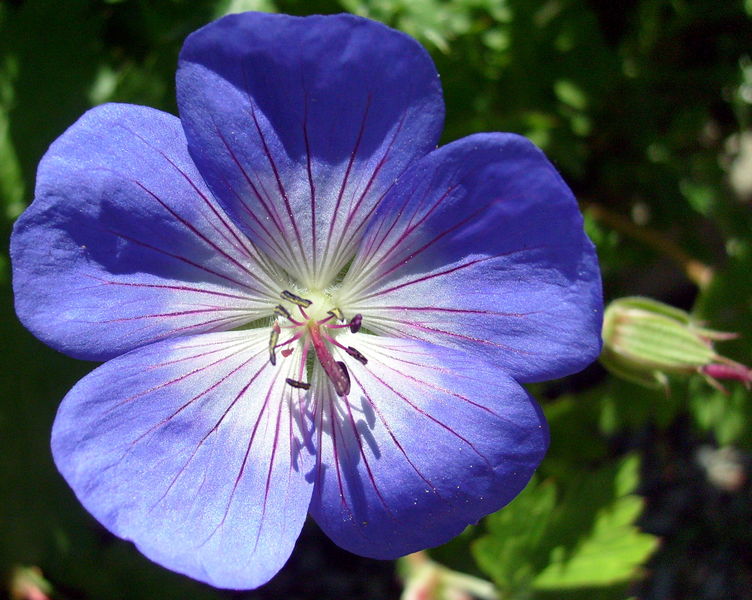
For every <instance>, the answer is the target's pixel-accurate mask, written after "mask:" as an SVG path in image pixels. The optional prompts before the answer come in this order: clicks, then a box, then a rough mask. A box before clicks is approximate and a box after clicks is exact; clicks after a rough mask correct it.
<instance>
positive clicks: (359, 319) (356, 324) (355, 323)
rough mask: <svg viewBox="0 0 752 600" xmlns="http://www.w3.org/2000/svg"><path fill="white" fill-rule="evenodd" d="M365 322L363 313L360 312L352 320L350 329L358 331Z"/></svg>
mask: <svg viewBox="0 0 752 600" xmlns="http://www.w3.org/2000/svg"><path fill="white" fill-rule="evenodd" d="M362 323H363V315H361V314H360V313H358V314H357V315H355V316H354V317H353V318H352V319H351V320H350V331H352V332H353V333H358V331H360V326H361V324H362Z"/></svg>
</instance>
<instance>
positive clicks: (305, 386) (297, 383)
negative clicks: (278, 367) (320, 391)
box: [285, 377, 311, 390]
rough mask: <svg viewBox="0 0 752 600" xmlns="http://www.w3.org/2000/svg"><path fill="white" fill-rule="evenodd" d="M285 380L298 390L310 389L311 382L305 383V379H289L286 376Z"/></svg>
mask: <svg viewBox="0 0 752 600" xmlns="http://www.w3.org/2000/svg"><path fill="white" fill-rule="evenodd" d="M285 382H287V385H289V386H290V387H294V388H297V389H299V390H308V389H311V384H310V383H306V382H305V381H298V380H297V379H290V378H289V377H288V378H287V379H285Z"/></svg>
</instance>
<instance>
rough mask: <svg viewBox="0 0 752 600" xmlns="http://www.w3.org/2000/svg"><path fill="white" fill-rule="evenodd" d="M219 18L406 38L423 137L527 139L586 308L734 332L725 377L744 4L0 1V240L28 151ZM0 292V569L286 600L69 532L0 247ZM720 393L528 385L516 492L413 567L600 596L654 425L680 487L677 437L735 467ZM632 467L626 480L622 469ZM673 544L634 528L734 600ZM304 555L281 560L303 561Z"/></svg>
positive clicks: (743, 353)
mask: <svg viewBox="0 0 752 600" xmlns="http://www.w3.org/2000/svg"><path fill="white" fill-rule="evenodd" d="M243 10H264V11H275V10H276V11H280V12H288V13H292V14H310V13H314V12H321V13H331V12H340V11H351V12H354V13H357V14H360V15H363V16H368V17H371V18H374V19H378V20H381V21H383V22H385V23H387V24H390V25H392V26H394V27H397V28H400V29H402V30H404V31H406V32H408V33H409V34H411V35H413V36H415V37H417V38H418V39H419V40H420V41H421V42H423V43H424V44H425V45H426V46H427V47H428V48H429V50H430V51H431V53H432V54H433V56H434V58H435V60H436V63H437V67H438V70H439V72H440V73H441V77H442V83H443V86H444V91H445V97H446V102H447V123H446V132H445V138H444V141H449V140H453V139H456V138H459V137H462V136H464V135H467V134H470V133H472V132H475V131H490V130H502V131H515V132H518V133H522V134H525V135H527V136H529V137H531V138H532V139H533V140H534V141H535V142H536V143H537V144H539V145H540V146H541V147H542V148H543V149H544V150H545V151H546V152H547V153H548V155H549V156H550V157H551V159H552V160H553V161H554V163H555V164H556V165H557V166H558V167H559V169H560V170H561V171H562V173H563V175H564V177H565V178H566V179H567V181H568V182H569V183H570V185H571V186H572V187H573V188H574V189H575V191H576V193H577V195H578V197H579V198H580V199H581V200H582V203H583V209H584V211H585V216H586V226H587V230H588V233H589V234H590V235H591V237H592V239H593V240H594V242H595V243H596V245H597V247H598V251H599V255H600V258H601V261H602V267H603V272H604V284H605V293H606V297H607V299H613V298H616V297H620V296H625V295H636V294H641V295H646V296H650V297H654V298H658V299H661V300H663V301H665V302H668V303H671V304H674V305H676V306H679V307H681V308H683V309H687V310H692V311H693V312H694V314H695V315H696V316H697V317H698V318H700V319H703V320H704V321H706V322H707V323H708V325H709V326H711V327H712V328H714V329H720V330H724V331H734V332H739V333H740V334H741V335H740V337H739V338H738V339H737V340H733V341H729V342H724V344H723V353H724V354H725V355H727V356H729V357H731V358H734V359H735V360H738V361H740V362H745V363H747V364H749V362H750V360H751V359H752V319H751V318H750V313H751V311H752V235H750V234H751V233H752V214H751V212H750V202H751V201H752V175H750V174H749V173H750V171H752V168H751V167H750V166H749V165H750V164H751V163H750V161H751V160H752V157H751V156H750V154H752V149H751V147H752V143H750V142H749V141H747V140H748V139H750V138H749V136H750V135H752V132H750V130H749V128H750V127H752V119H751V116H752V57H751V56H750V53H751V52H752V47H750V45H749V40H750V39H752V20H751V18H752V3H751V2H750V0H738V1H731V0H729V1H723V2H719V1H717V0H627V1H626V2H623V3H618V5H617V4H615V3H612V2H608V1H606V0H340V1H336V0H308V1H306V0H163V1H161V2H156V3H155V2H148V1H147V0H100V1H96V0H66V2H64V3H63V2H59V1H57V0H10V1H9V0H6V1H4V2H0V206H1V207H2V211H0V212H1V216H0V226H1V227H2V230H3V234H4V239H7V237H8V235H9V233H10V228H11V225H12V221H13V219H14V218H15V217H16V216H17V215H18V214H19V213H20V212H21V211H22V210H23V207H24V206H25V205H26V203H28V202H29V201H30V200H31V197H32V192H33V188H34V171H35V168H36V164H37V162H38V161H39V159H40V157H41V156H42V154H43V153H44V151H45V149H46V148H47V146H48V145H49V144H50V142H52V141H53V140H54V139H55V138H56V137H57V136H58V135H60V133H62V131H63V130H64V129H65V128H66V127H67V126H69V125H70V124H71V123H73V122H74V121H75V120H76V119H77V118H78V116H80V114H81V113H82V112H84V111H85V110H86V109H87V108H88V107H90V106H92V105H95V104H98V103H102V102H110V101H117V102H133V103H138V104H146V105H150V106H154V107H157V108H161V109H163V110H168V111H171V112H175V111H176V106H175V100H174V83H173V80H174V79H173V78H174V71H175V63H176V59H177V55H178V51H179V49H180V45H181V42H182V40H183V38H184V37H185V36H186V35H187V34H188V33H189V32H191V31H192V30H194V29H196V28H197V27H199V26H201V25H203V24H205V23H207V22H208V21H210V20H212V19H214V18H216V17H219V16H221V15H222V14H225V13H228V12H239V11H243ZM698 269H699V270H698ZM698 273H699V274H700V275H698ZM0 294H1V296H2V304H1V306H2V310H3V316H2V319H1V320H0V335H1V336H2V340H3V342H4V343H3V344H2V345H1V346H0V353H2V355H1V356H0V361H2V362H1V363H0V364H2V365H3V376H2V380H0V456H2V459H0V501H1V502H2V504H1V506H2V516H1V517H0V540H1V541H0V571H2V572H4V573H10V572H11V568H12V566H13V565H17V564H21V565H38V566H40V567H41V569H42V571H43V573H44V575H45V576H46V577H47V578H48V579H49V580H50V581H51V582H52V584H53V589H54V592H53V595H54V597H55V598H60V599H66V598H85V599H89V598H90V599H100V598H102V599H110V598H118V599H119V598H123V599H125V598H134V599H135V598H176V599H177V598H192V599H193V598H196V599H201V598H206V599H209V598H228V597H235V598H240V597H248V598H263V597H275V596H273V595H271V594H277V596H276V597H282V596H285V597H307V596H305V594H304V593H303V592H301V591H300V590H302V589H305V587H304V586H303V584H301V583H298V587H295V582H293V583H290V584H289V587H288V588H285V591H284V592H283V593H281V592H280V591H279V590H280V589H282V588H279V587H277V588H274V587H273V585H274V583H273V584H272V587H271V588H270V589H271V590H272V591H269V592H265V591H264V590H260V591H258V592H254V593H251V594H247V595H243V594H235V595H232V594H228V593H223V592H218V591H214V590H210V589H209V588H206V587H204V586H199V585H198V584H195V583H193V582H191V581H188V580H186V579H185V578H182V577H180V576H178V575H175V574H172V573H169V572H166V571H164V570H162V569H160V568H159V567H156V566H154V565H152V564H151V563H149V561H147V560H146V559H144V558H143V557H141V556H140V555H139V554H138V552H137V551H136V550H135V549H134V548H133V547H132V546H131V545H129V544H127V543H125V542H121V541H119V540H115V539H113V538H112V537H111V536H109V534H107V533H106V532H104V531H103V530H102V529H101V528H100V527H99V526H98V525H97V524H96V523H95V522H94V521H93V520H92V519H91V518H90V517H88V515H86V514H85V513H84V511H83V509H82V508H81V507H80V506H79V505H78V504H77V502H76V501H75V499H74V498H73V496H72V494H71V493H70V491H69V490H68V489H67V487H66V486H65V484H64V482H63V481H62V479H61V478H60V477H59V476H58V475H57V473H56V472H55V469H54V466H53V464H52V460H51V457H50V453H49V450H48V439H49V430H50V426H51V423H52V420H53V418H54V413H55V409H56V406H57V403H58V402H59V400H60V399H61V398H62V397H63V395H64V394H65V392H66V390H67V389H68V388H69V387H70V386H71V385H72V384H73V383H74V382H75V381H76V380H77V379H78V378H79V377H81V376H82V375H83V374H84V373H85V372H86V371H87V370H88V369H89V368H90V367H91V365H86V364H83V363H81V362H78V361H73V360H70V359H67V358H65V357H63V356H59V355H57V354H55V353H54V352H53V351H51V350H49V349H47V348H45V347H44V346H43V345H42V344H40V343H39V342H37V341H36V340H34V339H33V338H32V337H31V336H30V335H29V334H28V333H27V332H25V331H24V330H23V328H22V327H21V326H20V325H19V324H18V323H17V321H16V319H15V317H14V315H13V311H12V295H11V290H10V269H9V260H8V256H7V248H6V247H3V249H2V250H0ZM729 389H730V394H729V395H723V394H721V393H720V392H718V391H717V390H714V389H712V388H710V387H709V386H707V384H706V383H705V382H704V381H703V380H702V379H701V378H695V379H692V380H690V381H689V382H687V381H676V382H673V383H672V385H671V388H670V391H669V392H664V391H651V390H645V389H642V388H639V387H637V386H635V385H633V384H630V383H627V382H622V381H619V380H617V379H615V378H613V377H611V376H607V375H606V374H605V373H604V372H603V371H602V370H599V369H598V368H597V367H594V368H592V369H591V370H589V371H588V372H586V373H584V374H582V375H580V376H577V377H573V378H570V379H569V380H567V381H563V382H556V383H553V384H550V385H538V386H535V390H534V392H535V393H536V395H537V396H538V397H540V398H543V399H544V408H545V410H546V413H547V415H548V417H549V419H550V422H551V434H552V446H551V450H550V453H549V456H548V457H547V459H546V461H545V462H544V464H543V466H542V468H541V470H540V473H539V475H538V476H537V479H536V480H535V482H534V483H532V484H531V485H530V487H529V488H528V489H527V490H526V491H525V492H524V493H523V494H522V495H521V496H520V497H519V498H518V499H516V500H515V501H514V502H513V504H512V505H510V506H509V507H508V508H507V509H506V510H504V511H502V512H500V513H499V514H497V515H493V516H491V517H489V518H488V519H486V520H485V521H484V522H482V523H481V524H480V525H478V526H477V527H475V528H471V529H469V530H468V531H467V532H466V533H465V534H464V535H463V536H461V537H460V538H458V539H457V540H456V541H455V542H452V543H450V544H449V545H447V546H446V547H445V548H441V549H437V550H435V551H433V555H434V556H435V557H436V558H437V559H438V560H441V561H443V562H444V563H445V564H447V565H448V566H450V567H451V568H454V569H458V570H461V571H465V572H470V573H473V574H475V575H482V574H485V575H486V576H488V577H490V578H492V579H493V580H494V581H495V582H496V584H497V586H498V588H499V589H500V590H501V591H502V592H503V597H504V598H523V597H525V598H527V597H534V598H559V599H560V598H569V597H572V598H577V597H586V598H612V597H614V598H618V597H624V595H625V594H626V593H627V590H628V589H632V590H634V589H636V588H634V584H632V586H633V587H631V588H630V587H629V586H630V582H631V581H633V580H635V578H638V577H639V576H640V574H641V573H642V572H643V570H641V569H640V565H642V564H644V563H645V561H646V560H647V559H648V557H649V555H650V553H651V552H653V551H654V550H655V548H656V544H657V538H656V537H654V536H651V535H648V534H647V533H642V532H640V531H639V530H638V529H637V527H636V525H635V523H636V522H637V519H638V518H639V514H640V512H641V511H642V509H643V501H642V500H641V499H640V498H639V497H638V496H636V495H635V491H638V492H639V491H645V490H646V489H647V487H649V486H647V487H646V485H645V484H644V482H643V483H640V482H641V481H643V480H649V479H650V478H651V477H653V476H655V477H659V476H660V475H661V474H660V473H659V474H658V475H655V474H652V475H651V472H650V471H648V470H647V469H649V468H650V465H651V464H654V463H655V462H656V460H658V459H656V456H658V457H662V456H665V455H668V456H681V455H682V453H678V452H677V453H672V452H669V451H668V450H666V448H667V445H669V446H670V444H671V443H672V441H671V440H672V439H673V437H672V436H674V437H675V432H676V431H677V428H679V429H680V430H681V431H682V432H688V433H687V434H686V435H689V436H690V437H691V438H692V439H693V440H695V442H694V446H691V445H690V447H689V449H688V450H687V452H688V454H689V456H688V457H686V459H682V460H685V462H682V463H672V464H673V467H672V468H674V470H681V469H682V468H685V467H686V468H687V469H690V470H691V468H693V467H691V464H694V463H693V462H692V461H693V455H692V452H693V451H694V450H695V449H696V446H697V444H699V443H700V442H701V441H702V442H705V443H710V444H718V445H734V446H736V447H738V448H741V449H742V450H745V451H749V450H750V449H752V427H750V423H752V408H750V407H751V406H752V403H750V398H749V393H748V392H747V390H745V389H744V388H742V387H741V386H739V385H734V384H731V385H730V386H729ZM682 435H685V433H682ZM628 450H631V451H632V453H631V454H629V455H628V456H627V457H626V458H625V454H626V452H627V451H628ZM639 456H642V457H643V458H644V459H646V461H647V463H645V461H643V464H644V466H643V469H642V471H640V469H639V467H638V464H639V461H638V458H639ZM661 460H662V459H661ZM675 460H680V459H675ZM690 463H691V464H690ZM662 464H663V463H662ZM682 465H684V466H682ZM687 465H689V466H687ZM661 481H662V480H661ZM747 485H748V484H747ZM708 489H710V488H708ZM745 489H746V488H745ZM648 491H649V490H648ZM713 493H715V492H713ZM718 493H719V494H722V493H726V492H718ZM741 493H742V492H738V494H741ZM728 494H732V492H730V491H729V492H728ZM724 497H725V496H724ZM739 497H741V496H738V495H737V496H733V495H731V496H729V498H731V499H730V500H729V503H730V505H732V506H737V504H738V506H741V507H742V508H738V506H737V508H735V509H734V510H738V511H741V513H740V514H746V515H749V513H750V512H752V511H750V509H749V498H748V496H745V498H746V501H745V502H746V504H744V503H742V501H741V500H738V498H739ZM739 503H741V504H739ZM713 506H715V505H713ZM745 511H746V512H745ZM734 514H736V513H734ZM643 520H644V519H643ZM711 520H712V522H713V523H716V522H721V523H725V522H726V521H723V519H721V518H720V517H713V518H712V519H711ZM649 521H650V519H649V518H648V522H649ZM674 527H675V528H678V527H679V525H675V526H674ZM690 527H695V530H693V531H686V530H685V531H683V535H674V534H675V533H676V531H675V530H672V529H670V527H669V528H668V529H665V530H660V527H659V526H655V529H656V531H655V533H659V534H661V535H665V536H666V540H667V541H666V545H665V547H664V549H663V550H661V551H660V552H663V555H665V556H668V557H670V560H669V559H666V560H665V561H663V562H662V560H661V558H660V556H661V554H660V552H659V555H656V557H655V558H654V559H653V561H654V562H653V563H652V564H654V566H655V568H656V569H660V568H665V569H674V571H670V572H671V573H673V575H672V576H673V577H674V578H675V579H674V583H673V584H672V585H673V586H674V587H673V588H671V590H672V593H673V594H674V595H675V597H681V594H682V591H684V592H686V594H687V595H686V596H685V597H693V598H702V597H708V598H710V597H738V598H748V597H749V596H748V595H747V596H744V595H739V593H738V590H737V588H735V587H734V585H736V583H735V582H736V579H734V577H737V579H739V580H741V579H743V577H744V576H746V577H749V573H750V572H752V565H748V564H746V563H744V561H743V560H741V561H739V563H741V564H739V565H737V566H738V569H741V571H739V572H738V573H737V575H733V576H729V579H728V581H727V583H726V585H727V586H728V589H727V590H726V591H727V592H728V594H727V595H726V596H723V595H721V596H712V595H711V594H710V592H708V595H707V596H704V595H703V594H704V593H705V592H704V591H703V590H704V589H705V588H703V587H702V585H703V583H702V582H700V583H698V584H697V585H696V586H695V587H694V588H692V587H687V586H691V585H692V584H691V582H692V581H693V580H692V577H688V578H686V579H687V581H678V582H677V581H676V579H677V578H678V579H681V578H682V576H683V575H682V574H683V573H685V571H682V570H681V569H683V568H685V567H686V569H690V568H691V565H685V566H682V565H683V564H684V563H681V560H682V559H681V556H682V553H683V552H685V551H687V549H688V548H689V547H690V543H691V540H692V539H695V538H699V537H702V536H701V531H702V530H701V528H700V527H701V525H699V524H697V523H695V524H694V525H690ZM739 527H740V528H742V529H741V530H740V531H737V532H735V533H734V534H733V535H730V536H728V535H726V533H727V532H725V531H716V535H715V537H712V536H711V542H713V543H715V544H716V545H717V546H718V547H719V548H722V549H723V551H727V550H728V551H729V552H730V553H731V554H730V556H734V551H733V549H734V548H735V546H734V545H733V544H735V543H737V542H738V543H739V544H744V543H751V542H752V540H750V539H749V534H745V533H744V532H743V530H746V529H748V523H745V524H742V525H740V526H739ZM659 530H660V531H659ZM703 535H704V534H703ZM745 535H746V537H745ZM703 539H704V538H703ZM325 543H328V542H325ZM311 548H314V550H310V549H309V550H306V549H301V550H300V552H311V551H312V552H316V551H317V550H316V549H315V548H317V547H316V546H315V544H314V545H313V546H311ZM677 557H679V558H677ZM474 559H475V560H477V564H476V563H475V562H474ZM671 561H673V562H671ZM677 561H678V562H677ZM669 563H671V564H670V566H666V565H669ZM296 564H301V563H300V562H298V563H296ZM677 565H678V566H677ZM288 568H290V569H292V568H294V567H292V566H291V567H288ZM744 569H746V571H744ZM667 572H668V571H667ZM739 573H742V574H741V575H740V574H739ZM744 573H746V575H744ZM290 577H291V575H290V574H287V575H285V573H284V571H283V574H281V575H280V578H281V579H283V580H284V581H286V582H289V581H290ZM292 579H295V577H294V574H293V575H292ZM322 579H324V580H326V576H325V575H323V574H322ZM700 579H701V578H700ZM285 585H287V584H285ZM342 585H344V584H342ZM301 586H303V587H301ZM682 586H684V587H682ZM348 589H349V590H352V589H355V588H347V586H346V585H344V587H341V588H340V590H339V592H338V594H339V597H348V598H353V597H355V595H354V594H355V593H354V592H352V591H350V592H348V591H347V590H348ZM644 589H645V590H648V591H646V592H645V597H653V596H650V594H651V593H652V592H650V589H651V588H649V587H647V588H644ZM739 589H742V588H739ZM290 590H298V591H290ZM264 594H269V595H266V596H265V595H264ZM363 594H364V595H363V597H369V598H373V597H374V596H373V595H365V592H364V593H363ZM319 597H320V596H319ZM655 597H659V596H655Z"/></svg>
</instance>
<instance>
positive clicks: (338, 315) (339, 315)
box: [326, 307, 345, 321]
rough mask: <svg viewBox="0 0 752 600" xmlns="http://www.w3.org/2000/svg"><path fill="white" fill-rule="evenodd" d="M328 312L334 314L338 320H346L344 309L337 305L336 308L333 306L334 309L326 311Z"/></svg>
mask: <svg viewBox="0 0 752 600" xmlns="http://www.w3.org/2000/svg"><path fill="white" fill-rule="evenodd" d="M326 314H328V315H332V316H333V317H334V318H335V319H337V320H338V321H344V320H345V315H343V314H342V311H341V310H340V309H338V308H336V307H335V308H333V309H332V310H330V311H327V313H326Z"/></svg>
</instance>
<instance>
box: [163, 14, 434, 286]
mask: <svg viewBox="0 0 752 600" xmlns="http://www.w3.org/2000/svg"><path fill="white" fill-rule="evenodd" d="M177 88H178V105H179V107H180V116H181V119H182V121H183V125H184V127H185V130H186V135H187V138H188V143H189V147H190V151H191V154H192V156H193V157H194V159H195V161H196V164H197V165H198V168H199V170H200V171H201V173H202V175H203V176H204V178H205V179H206V181H207V182H208V184H209V186H210V187H211V189H212V190H213V191H214V193H215V195H216V196H217V198H218V199H219V201H220V202H221V203H222V205H223V206H224V207H225V208H226V209H227V211H228V212H229V213H230V214H231V215H232V216H233V217H234V218H235V220H236V221H237V222H238V224H239V225H240V226H241V227H242V228H243V229H244V230H245V231H246V232H248V233H249V236H250V237H251V238H252V239H254V240H258V243H259V244H260V245H261V246H263V248H264V249H265V251H266V252H267V253H268V254H269V256H270V257H272V258H273V259H274V260H275V261H277V262H278V263H279V264H280V265H281V266H283V267H284V268H285V269H286V270H287V271H288V272H289V273H290V275H291V276H292V277H293V278H294V279H296V280H298V281H299V282H300V283H301V284H302V285H303V286H306V287H309V288H316V287H321V286H325V285H327V284H328V283H329V282H330V281H331V279H332V278H333V277H334V276H335V275H336V274H337V272H338V271H339V270H340V269H341V268H342V267H343V266H344V265H345V264H346V263H347V262H348V261H349V260H350V259H351V258H352V255H353V252H354V249H355V247H356V245H357V241H358V239H359V238H360V236H361V235H362V233H363V228H364V225H365V222H366V220H367V218H368V217H369V216H370V215H371V213H372V211H373V210H374V208H375V207H376V205H377V204H378V202H379V200H380V199H381V197H382V196H383V194H384V192H385V191H386V189H387V188H388V187H389V186H390V185H391V184H392V183H393V182H394V180H395V179H396V178H397V177H398V176H399V175H400V173H402V171H403V170H404V169H405V167H406V166H407V165H408V164H409V163H410V162H411V161H413V160H415V159H416V158H419V157H421V156H423V155H425V154H426V153H428V152H429V151H430V150H432V149H433V148H435V146H436V143H437V141H438V138H439V135H440V132H441V127H442V125H443V114H444V108H443V100H442V97H441V88H440V85H439V79H438V75H437V74H436V70H435V67H434V65H433V62H432V61H431V59H430V57H429V56H428V53H427V52H426V51H425V50H424V49H423V48H422V47H421V46H420V45H419V44H418V43H417V42H416V41H415V40H413V39H412V38H410V37H408V36H406V35H405V34H403V33H400V32H397V31H394V30H392V29H389V28H387V27H385V26H384V25H381V24H379V23H376V22H374V21H369V20H366V19H362V18H359V17H355V16H352V15H336V16H312V17H306V18H304V19H303V18H299V17H290V16H287V15H272V14H260V13H246V14H240V15H230V16H227V17H224V18H222V19H220V20H219V21H216V22H214V23H212V24H210V25H207V26H206V27H204V28H203V29H200V30H198V31H197V32H195V33H193V34H192V35H191V36H189V37H188V39H187V40H186V42H185V45H184V47H183V50H182V53H181V56H180V67H179V69H178V75H177Z"/></svg>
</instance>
